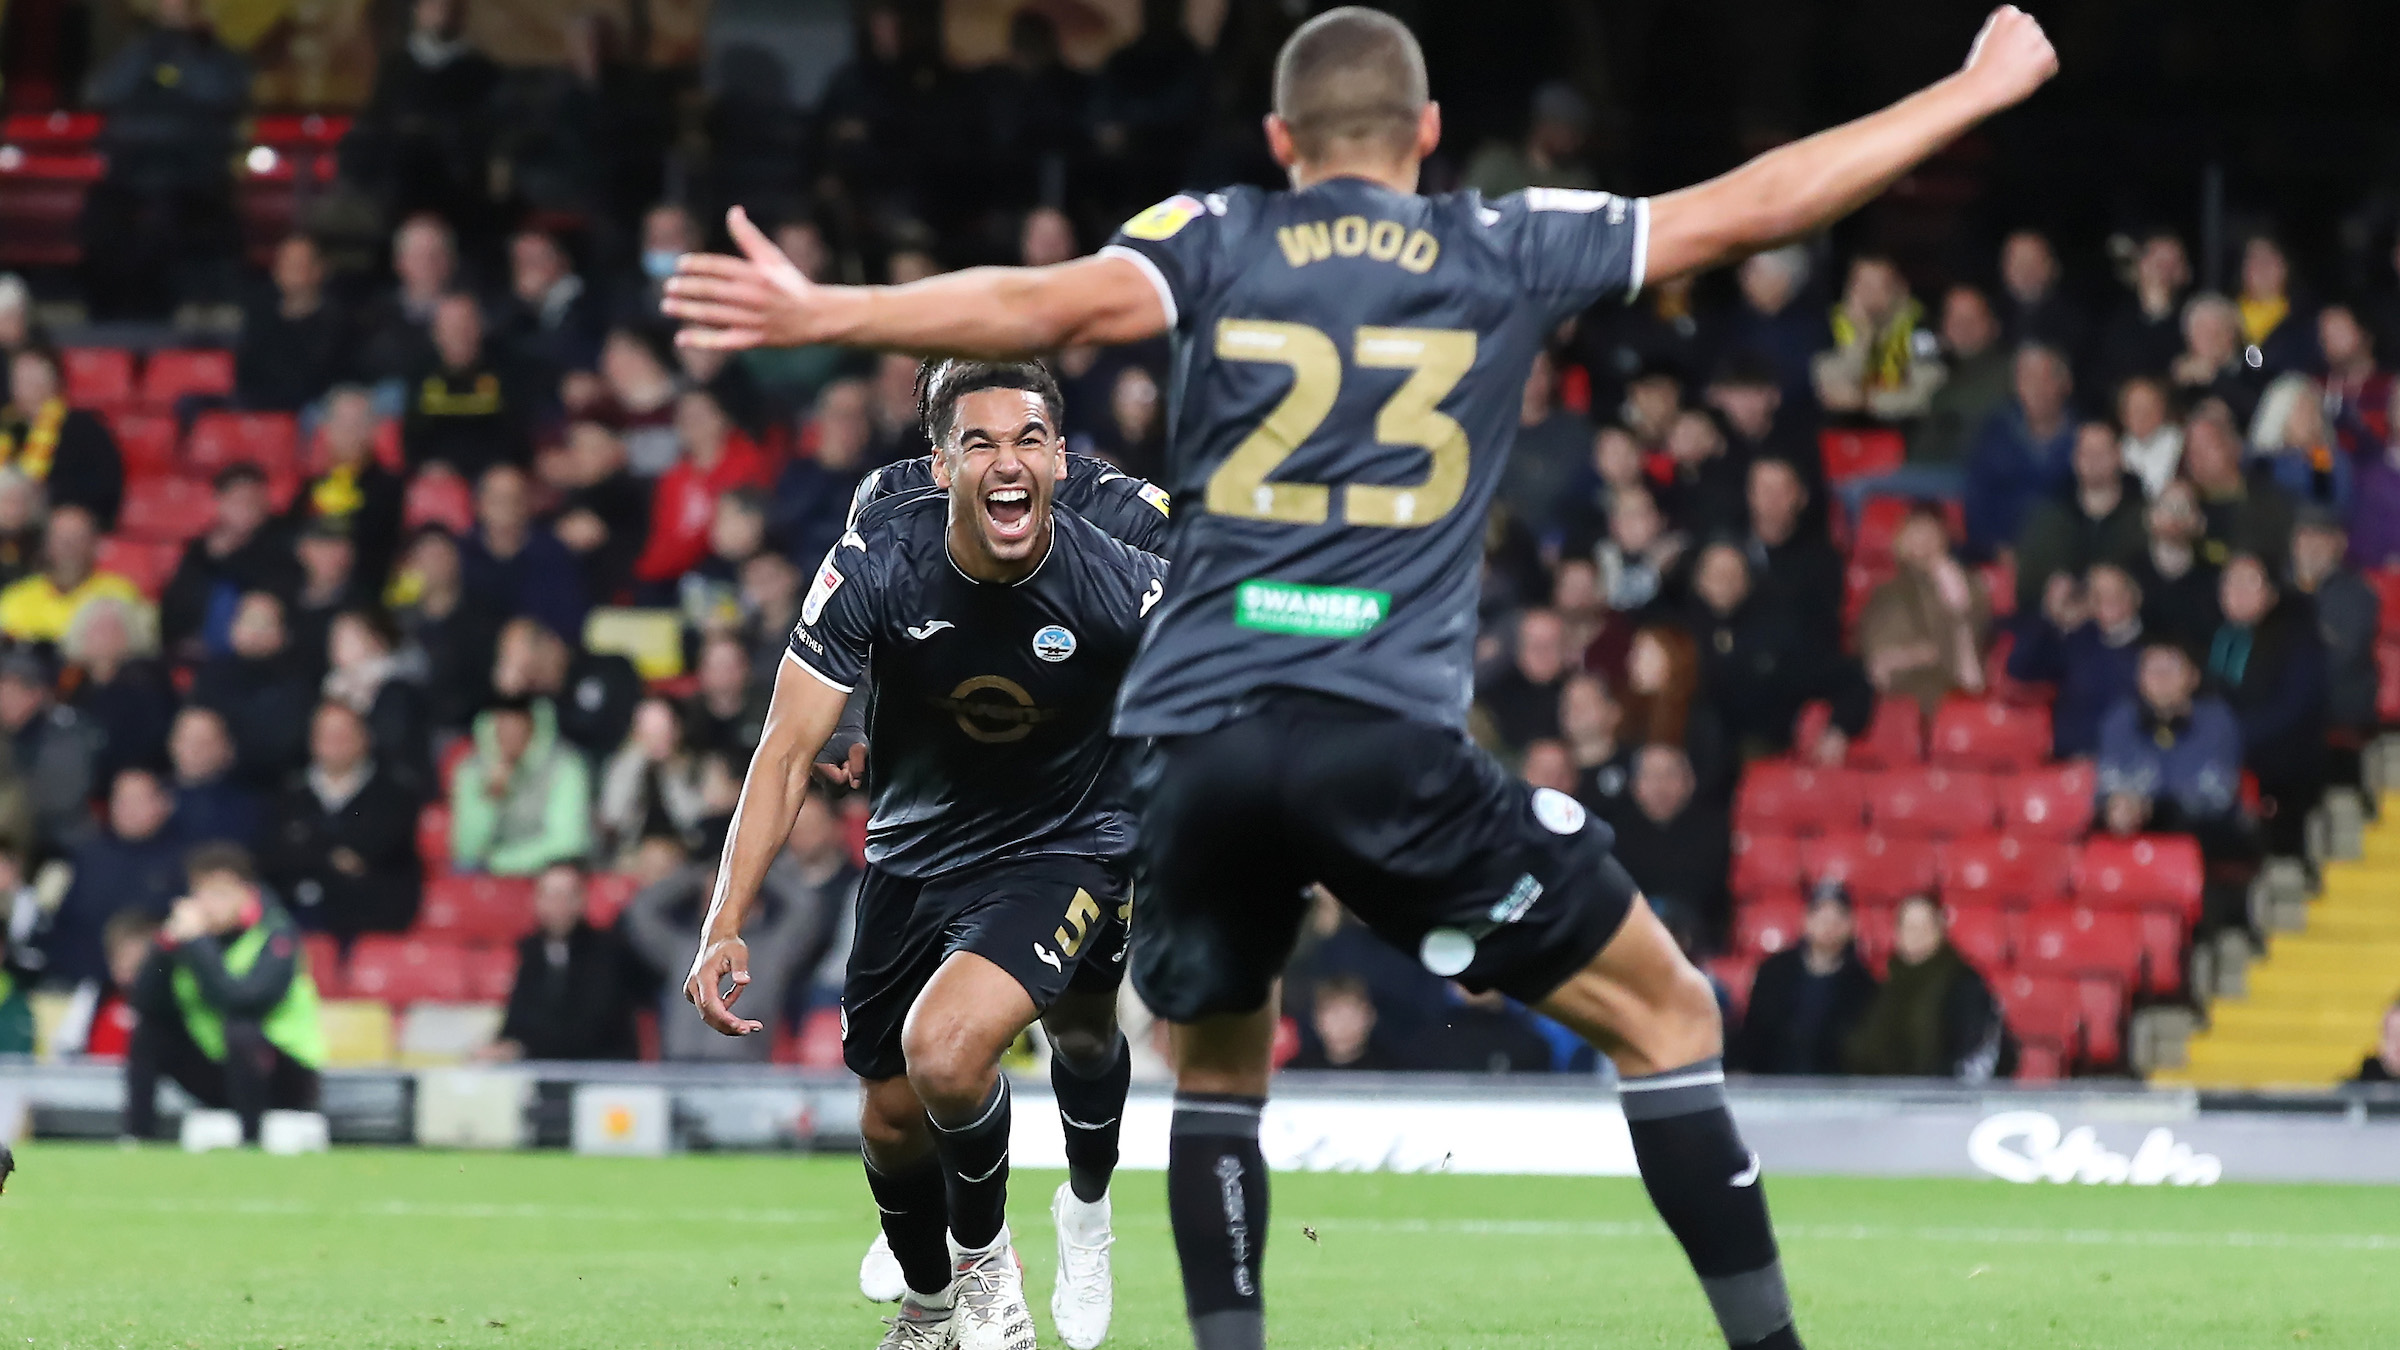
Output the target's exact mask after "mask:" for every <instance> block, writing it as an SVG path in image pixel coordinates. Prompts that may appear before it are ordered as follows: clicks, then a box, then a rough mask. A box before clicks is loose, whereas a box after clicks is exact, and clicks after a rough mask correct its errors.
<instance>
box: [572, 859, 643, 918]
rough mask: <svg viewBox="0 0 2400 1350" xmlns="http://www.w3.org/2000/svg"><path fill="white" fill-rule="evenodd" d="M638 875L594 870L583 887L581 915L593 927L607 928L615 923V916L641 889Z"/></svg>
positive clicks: (622, 910)
mask: <svg viewBox="0 0 2400 1350" xmlns="http://www.w3.org/2000/svg"><path fill="white" fill-rule="evenodd" d="M641 884H642V883H641V879H640V878H639V877H633V876H628V875H626V874H625V873H623V872H594V873H592V877H591V882H590V884H589V885H587V886H586V887H585V888H584V901H583V916H584V918H585V919H587V920H588V921H590V923H591V925H592V927H594V928H607V927H609V926H610V925H612V924H614V923H616V921H617V916H618V915H619V914H622V913H624V912H625V906H626V905H628V904H631V903H632V901H633V893H634V892H635V891H637V890H639V889H641Z"/></svg>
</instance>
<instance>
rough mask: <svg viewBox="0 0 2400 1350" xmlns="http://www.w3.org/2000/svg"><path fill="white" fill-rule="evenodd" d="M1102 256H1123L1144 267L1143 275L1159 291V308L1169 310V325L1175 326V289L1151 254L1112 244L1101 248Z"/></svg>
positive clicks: (1139, 266) (1137, 265) (1135, 264)
mask: <svg viewBox="0 0 2400 1350" xmlns="http://www.w3.org/2000/svg"><path fill="white" fill-rule="evenodd" d="M1100 256H1101V257H1103V258H1123V259H1125V260H1126V261H1127V262H1130V263H1132V264H1133V265H1134V266H1136V267H1138V268H1140V269H1142V275H1143V276H1145V277H1148V278H1149V279H1150V285H1151V288H1152V289H1154V290H1156V291H1157V292H1158V304H1159V308H1161V309H1164V310H1165V311H1166V312H1167V327H1169V328H1173V327H1175V324H1176V320H1177V318H1178V315H1177V312H1176V309H1175V289H1174V288H1173V287H1171V286H1169V285H1168V284H1167V274H1166V273H1164V272H1161V271H1159V270H1158V264H1157V263H1154V262H1152V261H1150V255H1149V254H1147V253H1144V252H1142V251H1141V250H1140V249H1138V248H1127V247H1125V246H1124V245H1123V244H1110V245H1107V246H1106V247H1104V248H1102V249H1101V250H1100Z"/></svg>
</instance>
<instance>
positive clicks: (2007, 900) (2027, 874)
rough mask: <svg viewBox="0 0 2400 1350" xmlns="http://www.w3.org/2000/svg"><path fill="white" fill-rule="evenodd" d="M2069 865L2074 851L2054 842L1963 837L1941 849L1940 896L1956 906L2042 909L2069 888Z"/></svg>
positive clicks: (1998, 836) (2021, 837) (2012, 836)
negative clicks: (1956, 903)
mask: <svg viewBox="0 0 2400 1350" xmlns="http://www.w3.org/2000/svg"><path fill="white" fill-rule="evenodd" d="M2075 861H2076V851H2075V846H2074V845H2072V844H2064V843H2060V842H2059V841H2057V840H2055V839H2044V838H2042V837H2040V836H2038V835H2016V834H1974V835H1968V836H1966V837H1964V838H1959V839H1953V840H1951V841H1950V842H1949V843H1947V844H1945V845H1943V846H1942V895H1943V897H1944V898H1946V899H1949V900H1954V901H1957V902H1959V903H1961V904H1980V905H2020V906H2022V905H2039V904H2048V903H2051V902H2054V901H2058V900H2062V899H2064V898H2065V897H2066V894H2067V892H2068V890H2069V889H2071V888H2072V887H2073V885H2074V880H2075Z"/></svg>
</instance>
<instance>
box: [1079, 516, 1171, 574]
mask: <svg viewBox="0 0 2400 1350" xmlns="http://www.w3.org/2000/svg"><path fill="white" fill-rule="evenodd" d="M1051 521H1052V528H1053V529H1054V530H1055V531H1056V532H1057V537H1058V540H1059V542H1060V543H1062V544H1064V545H1065V546H1066V547H1067V549H1068V550H1069V552H1070V554H1071V555H1072V556H1075V557H1077V558H1079V559H1082V560H1084V561H1085V562H1087V563H1091V564H1094V565H1097V566H1098V567H1100V568H1101V569H1103V570H1104V571H1107V572H1109V573H1112V574H1116V575H1121V576H1128V577H1130V576H1136V575H1139V576H1149V575H1150V574H1152V573H1153V572H1157V571H1162V570H1164V569H1165V567H1166V565H1167V564H1166V559H1164V558H1161V557H1159V556H1158V555H1157V554H1155V553H1151V552H1148V551H1147V550H1144V549H1142V548H1140V547H1137V546H1136V545H1133V544H1129V543H1126V542H1125V541H1124V540H1123V539H1120V538H1118V537H1117V536H1116V534H1115V533H1114V532H1113V531H1110V530H1108V529H1105V528H1103V527H1102V526H1101V525H1099V524H1098V523H1097V522H1095V521H1093V520H1091V519H1090V518H1089V517H1087V516H1085V515H1084V514H1083V513H1082V512H1080V511H1077V510H1075V509H1073V508H1072V507H1068V506H1053V507H1052V508H1051Z"/></svg>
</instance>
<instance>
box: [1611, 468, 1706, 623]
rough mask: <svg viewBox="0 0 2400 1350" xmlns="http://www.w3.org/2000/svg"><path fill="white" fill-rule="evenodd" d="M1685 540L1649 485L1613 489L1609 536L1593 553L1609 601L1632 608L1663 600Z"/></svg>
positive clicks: (1625, 611)
mask: <svg viewBox="0 0 2400 1350" xmlns="http://www.w3.org/2000/svg"><path fill="white" fill-rule="evenodd" d="M1686 542H1687V541H1686V540H1685V538H1684V536H1683V535H1682V533H1681V532H1679V531H1677V530H1674V529H1671V528H1669V527H1668V524H1667V519H1666V516H1665V515H1664V514H1663V513H1661V512H1660V511H1659V509H1658V498H1657V496H1656V495H1655V494H1653V493H1652V492H1650V491H1649V490H1648V489H1647V488H1639V487H1627V488H1624V489H1621V490H1619V491H1617V492H1613V493H1611V494H1610V495H1609V503H1608V537H1607V538H1606V539H1603V540H1601V541H1600V545H1599V547H1598V548H1596V549H1594V550H1593V555H1592V556H1593V559H1594V561H1595V562H1597V563H1598V564H1599V567H1600V585H1601V588H1602V590H1603V592H1604V593H1605V594H1606V596H1607V599H1608V607H1609V608H1610V609H1612V610H1615V611H1617V612H1618V613H1620V614H1629V613H1633V612H1635V611H1637V610H1642V609H1647V608H1649V607H1650V606H1651V605H1653V604H1656V603H1658V602H1659V601H1660V600H1662V599H1663V598H1664V592H1665V590H1666V586H1667V578H1668V576H1669V575H1670V574H1671V573H1672V572H1673V571H1674V569H1675V563H1676V561H1677V560H1678V559H1680V558H1681V557H1682V556H1683V551H1684V546H1685V543H1686Z"/></svg>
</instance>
